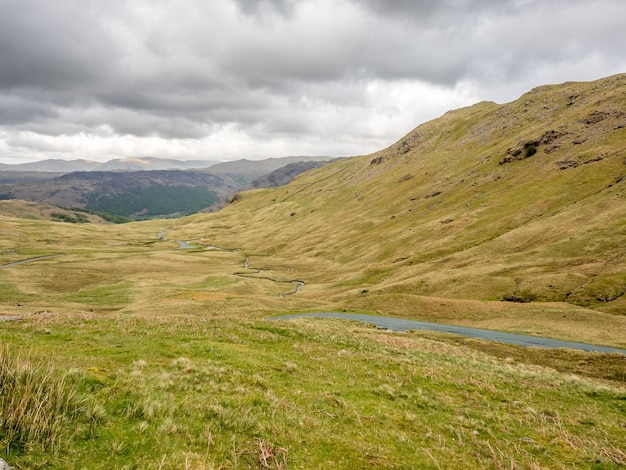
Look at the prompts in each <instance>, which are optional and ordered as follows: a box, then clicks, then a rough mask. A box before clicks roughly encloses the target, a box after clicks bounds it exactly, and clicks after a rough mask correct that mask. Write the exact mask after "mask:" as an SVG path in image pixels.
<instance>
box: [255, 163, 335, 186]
mask: <svg viewBox="0 0 626 470" xmlns="http://www.w3.org/2000/svg"><path fill="white" fill-rule="evenodd" d="M326 163H327V162H325V161H321V162H319V161H308V162H294V163H289V164H288V165H285V166H283V167H281V168H278V169H277V170H274V171H272V172H271V173H269V174H268V175H265V176H261V177H260V178H257V179H255V180H254V181H253V182H252V183H250V186H252V187H253V188H277V187H279V186H284V185H286V184H288V183H289V182H291V181H292V180H293V179H294V178H295V177H296V176H298V175H299V174H301V173H304V172H305V171H309V170H312V169H313V168H319V167H321V166H324V165H326Z"/></svg>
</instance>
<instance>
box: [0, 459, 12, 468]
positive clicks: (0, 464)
mask: <svg viewBox="0 0 626 470" xmlns="http://www.w3.org/2000/svg"><path fill="white" fill-rule="evenodd" d="M0 470H13V467H11V466H10V465H9V464H8V463H7V462H6V460H4V459H0Z"/></svg>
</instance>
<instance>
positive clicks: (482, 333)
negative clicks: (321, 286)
mask: <svg viewBox="0 0 626 470" xmlns="http://www.w3.org/2000/svg"><path fill="white" fill-rule="evenodd" d="M303 317H317V318H338V319H342V320H356V321H360V322H365V323H370V324H373V325H376V326H377V327H379V328H384V329H387V330H391V331H409V330H427V331H439V332H443V333H452V334H456V335H460V336H465V337H467V338H478V339H486V340H489V341H496V342H498V343H506V344H513V345H516V346H529V347H536V348H550V349H554V348H570V349H578V350H582V351H589V352H602V353H618V354H624V355H626V349H619V348H613V347H610V346H600V345H595V344H587V343H577V342H574V341H562V340H558V339H551V338H543V337H540V336H530V335H520V334H516V333H503V332H501V331H494V330H484V329H480V328H469V327H465V326H455V325H445V324H442V323H430V322H423V321H418V320H407V319H404V318H393V317H383V316H379V315H365V314H361V313H341V312H311V313H295V314H290V315H281V316H276V317H270V318H268V320H270V321H277V320H289V319H293V318H303Z"/></svg>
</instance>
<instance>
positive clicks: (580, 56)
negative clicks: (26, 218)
mask: <svg viewBox="0 0 626 470" xmlns="http://www.w3.org/2000/svg"><path fill="white" fill-rule="evenodd" d="M624 21H626V1H625V0H580V1H579V0H177V1H174V0H125V1H110V0H54V1H51V0H0V162H3V163H22V162H26V161H33V160H40V159H45V158H63V159H75V158H86V159H91V160H99V161H105V160H109V159H112V158H121V157H130V156H154V157H162V158H178V159H185V160H187V159H206V160H232V159H238V158H249V159H259V158H267V157H280V156H287V155H329V156H348V155H359V154H365V153H370V152H373V151H375V150H379V149H381V148H383V147H386V146H388V145H390V144H391V143H393V142H395V141H396V140H398V139H399V138H400V137H402V136H403V135H404V134H406V133H407V132H409V131H410V130H411V129H413V128H414V127H416V126H417V125H418V124H421V123H422V122H424V121H427V120H430V119H432V118H435V117H437V116H439V115H441V114H443V113H444V112H446V111H448V110H450V109H455V108H458V107H461V106H466V105H470V104H473V103H475V102H477V101H480V100H491V101H496V102H499V103H502V102H508V101H512V100H514V99H516V98H518V97H519V96H520V95H521V94H523V93H525V92H526V91H528V90H530V89H531V88H533V87H535V86H538V85H541V84H547V83H562V82H565V81H586V80H593V79H597V78H601V77H604V76H608V75H612V74H616V73H622V72H626V49H625V47H626V46H625V45H626V27H624Z"/></svg>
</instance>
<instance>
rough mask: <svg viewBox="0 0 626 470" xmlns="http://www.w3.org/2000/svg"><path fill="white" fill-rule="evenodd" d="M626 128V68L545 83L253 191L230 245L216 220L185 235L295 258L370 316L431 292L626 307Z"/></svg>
mask: <svg viewBox="0 0 626 470" xmlns="http://www.w3.org/2000/svg"><path fill="white" fill-rule="evenodd" d="M625 126H626V76H624V75H620V76H615V77H609V78H607V79H604V80H600V81H597V82H591V83H566V84H563V85H557V86H544V87H540V88H537V89H535V90H532V91H531V92H529V93H527V94H525V95H524V96H522V97H521V98H520V99H519V100H517V101H515V102H512V103H509V104H504V105H497V104H495V103H487V102H485V103H478V104H476V105H474V106H471V107H469V108H465V109H461V110H457V111H453V112H449V113H447V114H445V115H444V116H442V117H441V118H439V119H436V120H434V121H431V122H428V123H425V124H423V125H421V126H419V127H418V128H416V129H415V130H413V131H412V132H411V133H409V134H408V135H407V136H406V137H404V138H402V139H401V140H400V141H399V142H397V143H395V144H394V145H392V146H390V147H389V148H387V149H384V150H382V151H380V152H378V153H376V154H374V155H368V156H362V157H354V158H349V159H345V160H342V161H338V162H335V163H331V164H329V165H327V166H324V167H323V168H320V169H317V170H313V171H312V172H309V173H306V174H305V175H304V176H302V177H300V178H298V179H296V180H295V181H294V182H293V183H291V184H290V185H288V186H285V187H283V188H280V189H276V190H272V191H266V190H260V191H251V192H249V193H245V194H243V195H242V197H241V198H240V199H238V200H237V202H236V203H235V204H233V205H232V206H230V207H228V208H226V209H225V210H224V211H223V212H222V213H221V214H220V218H219V220H220V222H219V223H218V225H220V226H221V225H224V226H231V227H232V229H231V230H225V232H226V233H220V235H219V236H217V237H216V236H215V235H214V234H211V232H210V231H209V227H212V226H214V225H215V224H216V223H217V222H211V220H212V219H202V220H200V219H192V220H190V221H189V222H188V223H186V224H184V225H183V224H180V225H179V230H180V232H181V233H184V234H185V235H186V237H187V238H193V236H194V234H195V235H196V236H211V239H214V238H216V240H215V242H216V244H218V243H223V244H225V245H230V246H232V245H241V246H244V247H245V249H246V250H248V252H250V253H263V254H268V255H270V254H271V255H274V256H279V257H281V258H284V259H289V260H291V261H290V262H291V264H293V265H294V266H297V267H298V271H299V275H300V276H302V277H303V278H304V279H306V280H308V281H309V282H311V283H312V284H317V283H321V284H322V285H323V286H324V288H325V289H328V290H327V292H331V293H335V295H337V296H339V297H338V298H343V297H341V296H344V295H345V296H346V297H345V301H346V302H348V303H349V305H350V306H352V307H355V308H364V309H373V310H376V309H380V308H383V307H385V306H389V305H390V304H391V305H395V304H397V302H398V298H399V297H403V296H406V295H411V296H414V295H420V296H430V297H443V298H449V299H475V300H498V299H504V300H511V301H519V302H526V301H531V300H533V301H544V302H567V303H570V304H574V305H579V306H585V307H590V308H593V309H596V310H599V311H605V312H611V313H621V314H623V313H626V296H624V292H625V291H626V259H625V257H624V246H626V204H625V203H624V201H625V198H626V196H625V194H624V192H625V188H626V161H625V158H626V127H625ZM240 233H246V234H250V235H249V236H248V237H246V238H245V240H242V239H241V237H240V235H239V234H240ZM320 265H323V266H325V269H324V275H323V278H322V277H320V276H319V275H318V274H317V269H318V268H317V266H320ZM363 289H367V290H368V294H367V296H357V295H355V294H356V293H357V292H360V291H361V290H363Z"/></svg>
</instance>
